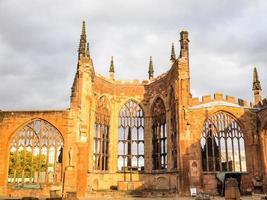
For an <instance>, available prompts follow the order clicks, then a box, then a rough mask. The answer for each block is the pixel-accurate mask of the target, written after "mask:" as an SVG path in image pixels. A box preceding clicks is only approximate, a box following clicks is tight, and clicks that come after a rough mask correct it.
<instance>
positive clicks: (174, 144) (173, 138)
mask: <svg viewBox="0 0 267 200" xmlns="http://www.w3.org/2000/svg"><path fill="white" fill-rule="evenodd" d="M169 105H170V112H171V127H170V128H171V129H170V131H171V145H172V147H171V155H172V160H173V164H172V168H173V169H177V129H176V124H177V121H176V109H175V96H174V90H173V88H172V89H171V92H170V98H169Z"/></svg>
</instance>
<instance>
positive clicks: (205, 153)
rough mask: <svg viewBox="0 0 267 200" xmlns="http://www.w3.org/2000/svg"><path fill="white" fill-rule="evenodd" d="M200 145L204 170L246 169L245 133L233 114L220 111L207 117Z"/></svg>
mask: <svg viewBox="0 0 267 200" xmlns="http://www.w3.org/2000/svg"><path fill="white" fill-rule="evenodd" d="M200 145H201V152H202V168H203V171H246V156H245V141H244V134H243V131H242V128H241V126H240V124H239V122H238V120H237V119H235V118H234V117H233V116H232V115H230V114H228V113H226V112H223V111H219V112H216V113H214V114H213V115H211V116H210V117H209V118H207V119H206V121H205V122H204V125H203V130H202V136H201V139H200Z"/></svg>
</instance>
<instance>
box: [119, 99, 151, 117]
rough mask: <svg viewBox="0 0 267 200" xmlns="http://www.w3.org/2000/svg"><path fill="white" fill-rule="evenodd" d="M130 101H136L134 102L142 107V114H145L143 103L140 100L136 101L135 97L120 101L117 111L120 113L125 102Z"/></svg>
mask: <svg viewBox="0 0 267 200" xmlns="http://www.w3.org/2000/svg"><path fill="white" fill-rule="evenodd" d="M130 101H132V102H134V103H136V104H137V105H138V106H139V107H140V108H141V109H142V111H143V115H144V116H145V115H146V113H145V107H144V105H143V104H142V103H141V102H140V101H138V100H136V99H134V98H128V99H127V100H126V101H124V102H123V103H121V104H120V109H119V113H120V111H121V109H122V107H123V106H124V105H126V104H127V103H129V102H130ZM118 116H119V115H118Z"/></svg>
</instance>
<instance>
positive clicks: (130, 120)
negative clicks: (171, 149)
mask: <svg viewBox="0 0 267 200" xmlns="http://www.w3.org/2000/svg"><path fill="white" fill-rule="evenodd" d="M118 136H119V143H118V170H120V171H133V170H134V171H137V170H138V171H142V170H144V112H143V110H142V108H141V107H140V106H139V105H138V104H137V103H136V102H134V101H132V100H130V101H128V102H127V103H126V104H124V105H123V107H122V108H121V110H120V113H119V135H118Z"/></svg>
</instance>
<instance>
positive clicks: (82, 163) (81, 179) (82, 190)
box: [77, 143, 88, 197]
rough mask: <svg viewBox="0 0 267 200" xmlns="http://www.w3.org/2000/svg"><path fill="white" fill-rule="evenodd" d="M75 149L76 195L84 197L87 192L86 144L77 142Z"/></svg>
mask: <svg viewBox="0 0 267 200" xmlns="http://www.w3.org/2000/svg"><path fill="white" fill-rule="evenodd" d="M77 149H78V156H77V157H78V159H77V160H78V162H77V196H78V197H85V195H86V192H87V170H88V144H87V143H77Z"/></svg>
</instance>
